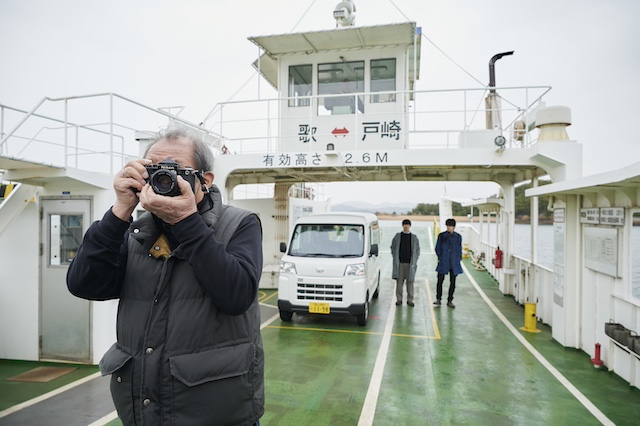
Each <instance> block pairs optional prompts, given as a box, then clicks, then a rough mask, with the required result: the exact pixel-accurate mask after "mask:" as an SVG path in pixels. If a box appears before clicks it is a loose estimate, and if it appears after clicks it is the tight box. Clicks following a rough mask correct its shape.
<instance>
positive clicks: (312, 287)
mask: <svg viewBox="0 0 640 426" xmlns="http://www.w3.org/2000/svg"><path fill="white" fill-rule="evenodd" d="M298 300H321V301H326V302H328V301H333V302H342V285H338V284H309V283H304V284H303V283H298Z"/></svg>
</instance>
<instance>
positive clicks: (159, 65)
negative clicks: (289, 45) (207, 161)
mask: <svg viewBox="0 0 640 426" xmlns="http://www.w3.org/2000/svg"><path fill="white" fill-rule="evenodd" d="M338 3H339V1H337V0H316V1H311V0H309V1H307V0H268V1H267V0H260V1H258V0H247V1H224V2H223V1H218V0H180V1H178V0H175V1H172V0H110V1H89V0H20V1H18V0H0V60H1V63H2V67H1V68H0V103H2V104H5V105H9V106H13V107H16V108H21V109H25V110H30V109H31V108H32V107H33V106H34V105H35V104H36V103H37V102H38V101H39V100H40V99H42V98H43V97H45V96H49V97H63V96H71V95H83V94H90V93H100V92H114V93H118V94H120V95H122V96H125V97H127V98H130V99H133V100H136V101H138V102H141V103H144V104H146V105H149V106H153V107H165V106H171V105H182V106H185V107H186V108H185V110H184V111H183V113H182V114H181V117H183V118H186V119H188V120H190V121H193V122H196V123H198V122H200V121H202V119H203V118H204V117H205V116H206V115H207V113H208V112H209V111H210V110H211V109H212V108H213V107H214V105H215V104H216V103H218V102H224V101H226V100H229V99H230V98H231V97H232V96H233V95H234V93H236V91H237V90H238V89H239V88H240V87H241V86H242V85H243V84H244V83H245V82H246V81H247V80H249V79H251V76H252V75H253V74H254V73H255V71H254V70H253V68H252V67H251V62H253V60H255V58H256V55H257V48H256V46H255V45H253V44H252V43H251V42H249V41H248V40H247V38H248V37H250V36H258V35H269V34H281V33H286V32H290V31H294V32H301V31H307V30H324V29H332V28H334V27H335V21H334V19H333V17H332V12H333V9H334V7H335V6H336V5H337V4H338ZM355 4H356V8H357V13H356V25H357V26H362V25H377V24H386V23H399V22H405V21H407V18H408V19H409V20H411V21H415V22H416V23H417V25H418V26H420V27H422V31H423V33H424V34H425V35H426V36H427V37H428V39H429V40H430V41H431V42H433V44H432V43H430V42H429V41H428V40H425V39H423V41H422V64H421V75H420V81H419V82H418V85H417V88H418V89H420V90H430V89H451V88H477V87H481V84H480V83H479V82H478V81H476V79H477V80H480V81H481V82H483V84H487V83H488V62H489V59H490V58H491V57H492V56H493V55H494V54H496V53H499V52H505V51H511V50H514V51H515V54H514V55H513V56H511V57H506V58H503V59H501V60H500V61H499V62H498V63H497V65H496V80H497V85H498V86H525V85H548V86H552V88H553V89H552V91H551V93H549V94H548V95H547V96H546V97H545V98H546V100H547V105H566V106H569V107H570V108H571V110H572V118H573V125H572V126H570V127H569V128H568V133H569V136H570V138H571V139H575V140H577V141H578V142H579V143H581V144H582V145H583V159H584V167H583V170H584V173H585V174H586V175H588V174H594V173H600V172H604V171H609V170H613V169H616V168H619V167H623V166H626V165H629V164H631V163H635V162H637V161H640V136H638V132H637V131H636V123H637V122H638V117H640V106H639V103H638V99H640V25H639V24H638V19H639V18H640V1H638V0H606V1H604V0H562V1H560V0H536V1H526V2H525V1H510V0H458V1H456V0H450V1H442V0H439V1H435V0H420V1H418V0H394V1H393V2H391V1H389V0H360V1H356V2H355ZM305 12H306V14H305ZM434 44H435V45H437V47H438V48H439V49H441V50H442V51H444V53H445V54H446V55H448V56H449V57H450V58H451V59H452V60H453V61H455V62H456V63H457V64H458V65H459V66H458V65H456V64H454V62H452V60H450V59H448V58H447V57H445V55H443V53H441V52H440V51H439V50H438V48H436V47H434ZM461 68H463V69H464V70H466V71H467V72H468V73H469V74H471V75H472V76H474V77H475V79H474V78H472V77H470V76H469V75H468V74H467V73H465V71H463V70H462V69H461ZM262 86H266V84H264V83H263V84H262ZM256 90H257V78H255V77H254V78H253V79H251V80H250V82H249V84H248V85H247V86H246V87H245V89H244V90H243V91H242V92H241V93H240V94H238V95H236V98H235V99H238V97H240V98H249V97H254V96H252V94H251V92H252V91H253V93H256ZM247 92H249V93H247ZM452 155H455V152H452ZM445 190H446V192H447V193H448V195H453V196H459V197H472V196H480V195H482V196H488V195H491V194H492V193H495V188H494V187H493V186H491V185H488V184H479V185H473V184H464V185H462V184H454V183H448V184H444V183H419V184H418V183H416V184H406V183H403V184H348V185H345V184H341V185H340V186H336V185H335V184H332V185H326V187H325V191H324V192H325V195H330V196H332V198H333V201H334V202H342V201H346V200H358V199H361V200H362V201H367V202H374V203H375V202H377V200H380V201H381V202H382V201H391V202H399V201H407V202H416V203H417V202H436V201H437V199H438V197H439V196H440V195H443V194H444V192H445Z"/></svg>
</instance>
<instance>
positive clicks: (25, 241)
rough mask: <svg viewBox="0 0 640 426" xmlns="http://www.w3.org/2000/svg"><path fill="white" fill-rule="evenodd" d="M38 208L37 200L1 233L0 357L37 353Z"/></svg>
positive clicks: (32, 358)
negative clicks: (0, 325)
mask: <svg viewBox="0 0 640 426" xmlns="http://www.w3.org/2000/svg"><path fill="white" fill-rule="evenodd" d="M39 211H40V206H39V203H38V201H37V199H36V200H34V201H32V202H29V203H27V205H26V206H25V208H24V210H23V211H22V213H20V214H19V215H17V216H16V217H15V219H14V220H13V221H12V223H11V224H10V225H9V226H8V227H6V228H5V230H4V231H3V232H2V233H0V271H2V280H1V284H0V324H3V326H2V327H0V358H3V359H19V360H26V361H37V360H38V357H39V347H38V338H39V326H40V325H39V300H40V290H39V285H38V283H39V274H38V271H39V265H38V261H39V259H40V257H39V256H38V250H39V245H38V241H39V222H40V220H39Z"/></svg>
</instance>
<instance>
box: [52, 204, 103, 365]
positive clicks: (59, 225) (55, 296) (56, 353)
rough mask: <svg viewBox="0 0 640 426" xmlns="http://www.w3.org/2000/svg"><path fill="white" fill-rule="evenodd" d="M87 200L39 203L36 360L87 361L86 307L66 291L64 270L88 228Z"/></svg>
mask: <svg viewBox="0 0 640 426" xmlns="http://www.w3.org/2000/svg"><path fill="white" fill-rule="evenodd" d="M90 208H91V200H90V199H88V198H68V197H67V198H64V199H52V198H43V199H42V215H41V228H40V229H41V232H40V235H41V238H40V243H41V246H40V247H41V249H40V254H41V256H40V271H41V281H40V359H42V360H68V361H78V362H89V361H90V360H91V340H90V331H89V330H90V329H89V325H90V316H89V313H90V303H89V301H87V300H83V299H79V298H77V297H75V296H73V295H72V294H71V293H69V290H67V282H66V277H67V270H68V269H69V264H70V263H71V260H73V258H74V256H75V254H76V253H77V252H78V246H80V243H81V242H82V237H83V236H84V233H85V231H86V230H87V227H88V226H89V224H90V211H91V210H90Z"/></svg>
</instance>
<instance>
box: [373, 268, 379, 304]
mask: <svg viewBox="0 0 640 426" xmlns="http://www.w3.org/2000/svg"><path fill="white" fill-rule="evenodd" d="M379 295H380V273H379V272H378V283H377V284H376V291H374V292H373V298H374V299H377V298H378V296H379Z"/></svg>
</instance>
